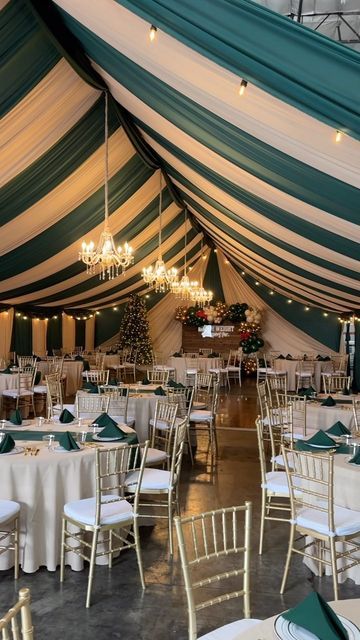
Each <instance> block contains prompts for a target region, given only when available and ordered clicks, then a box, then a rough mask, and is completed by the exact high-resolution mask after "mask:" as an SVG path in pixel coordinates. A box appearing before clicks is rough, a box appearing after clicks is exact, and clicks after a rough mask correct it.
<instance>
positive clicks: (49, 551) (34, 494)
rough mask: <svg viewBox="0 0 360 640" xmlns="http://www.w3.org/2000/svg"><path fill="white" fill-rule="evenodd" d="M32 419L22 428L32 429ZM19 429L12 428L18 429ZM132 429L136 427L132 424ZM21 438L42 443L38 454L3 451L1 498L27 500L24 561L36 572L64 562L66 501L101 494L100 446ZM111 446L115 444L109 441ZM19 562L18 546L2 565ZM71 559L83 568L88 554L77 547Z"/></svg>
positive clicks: (22, 521) (65, 427) (74, 566)
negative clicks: (58, 447) (71, 446)
mask: <svg viewBox="0 0 360 640" xmlns="http://www.w3.org/2000/svg"><path fill="white" fill-rule="evenodd" d="M34 422H36V421H32V425H34ZM32 425H30V426H25V427H18V429H19V430H22V431H23V430H29V429H31V428H32ZM47 428H48V429H49V433H51V432H52V431H54V430H55V431H66V430H70V431H71V432H76V431H78V430H84V427H80V429H79V427H77V426H73V425H60V424H57V425H56V426H54V425H47V424H44V425H43V426H42V427H41V431H46V430H47ZM122 428H123V429H125V428H126V427H122ZM15 429H16V427H13V428H11V431H12V433H13V432H14V430H15ZM38 430H39V429H38ZM128 430H129V431H130V432H132V429H128ZM34 431H36V427H34ZM16 444H17V445H18V446H21V447H23V446H31V445H33V446H36V447H38V448H39V449H40V452H39V454H38V455H37V456H31V455H26V456H25V455H24V453H22V452H21V453H18V454H15V455H9V454H2V455H1V464H0V498H1V499H3V500H15V501H16V502H19V504H20V506H21V510H20V566H21V568H22V570H23V571H24V572H25V573H33V572H34V571H37V570H38V569H39V568H40V567H42V566H45V567H46V568H47V569H48V571H55V570H56V566H57V565H59V562H60V538H61V516H62V511H63V507H64V504H65V503H66V502H71V501H73V500H80V499H83V498H90V497H91V496H93V495H94V494H95V451H94V449H92V448H91V447H89V448H84V449H82V450H81V451H76V452H66V453H57V452H55V451H49V450H48V448H47V445H44V444H43V442H42V441H30V440H29V441H25V440H18V441H17V442H16ZM109 446H114V444H110V443H109ZM13 564H14V554H13V552H5V553H3V554H2V555H1V556H0V569H8V568H10V567H11V566H13ZM66 564H67V565H70V566H71V568H72V569H74V570H75V571H80V570H82V569H83V561H82V559H81V558H79V557H78V556H76V555H75V554H72V553H69V554H67V557H66Z"/></svg>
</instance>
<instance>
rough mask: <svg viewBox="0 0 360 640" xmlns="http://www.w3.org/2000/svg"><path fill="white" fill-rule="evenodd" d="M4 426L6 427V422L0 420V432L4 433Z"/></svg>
mask: <svg viewBox="0 0 360 640" xmlns="http://www.w3.org/2000/svg"><path fill="white" fill-rule="evenodd" d="M5 425H6V420H0V429H1V431H4V429H5Z"/></svg>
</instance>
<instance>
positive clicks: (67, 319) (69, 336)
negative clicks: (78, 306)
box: [62, 313, 75, 353]
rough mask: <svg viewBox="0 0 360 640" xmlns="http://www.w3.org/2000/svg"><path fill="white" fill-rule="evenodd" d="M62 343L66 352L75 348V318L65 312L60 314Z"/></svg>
mask: <svg viewBox="0 0 360 640" xmlns="http://www.w3.org/2000/svg"><path fill="white" fill-rule="evenodd" d="M62 345H63V349H64V350H65V351H66V352H67V353H70V352H71V351H74V349H75V320H74V318H71V316H68V315H67V314H66V313H63V314H62Z"/></svg>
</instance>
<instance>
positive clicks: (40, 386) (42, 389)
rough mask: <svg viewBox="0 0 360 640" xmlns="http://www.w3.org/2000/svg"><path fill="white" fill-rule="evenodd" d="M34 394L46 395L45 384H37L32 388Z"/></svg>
mask: <svg viewBox="0 0 360 640" xmlns="http://www.w3.org/2000/svg"><path fill="white" fill-rule="evenodd" d="M34 393H47V388H46V385H45V384H37V385H35V387H34Z"/></svg>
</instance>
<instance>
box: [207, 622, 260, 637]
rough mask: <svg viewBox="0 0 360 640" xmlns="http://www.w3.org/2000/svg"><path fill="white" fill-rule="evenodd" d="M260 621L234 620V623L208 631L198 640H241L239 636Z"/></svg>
mask: <svg viewBox="0 0 360 640" xmlns="http://www.w3.org/2000/svg"><path fill="white" fill-rule="evenodd" d="M260 622H262V620H256V619H254V618H247V619H246V618H244V619H243V620H236V622H230V624H225V625H224V626H223V627H219V628H218V629H214V631H210V633H207V634H206V635H205V636H201V637H200V638H198V640H241V635H242V634H243V633H245V631H247V630H248V629H251V628H252V627H254V626H255V625H257V624H260Z"/></svg>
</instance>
